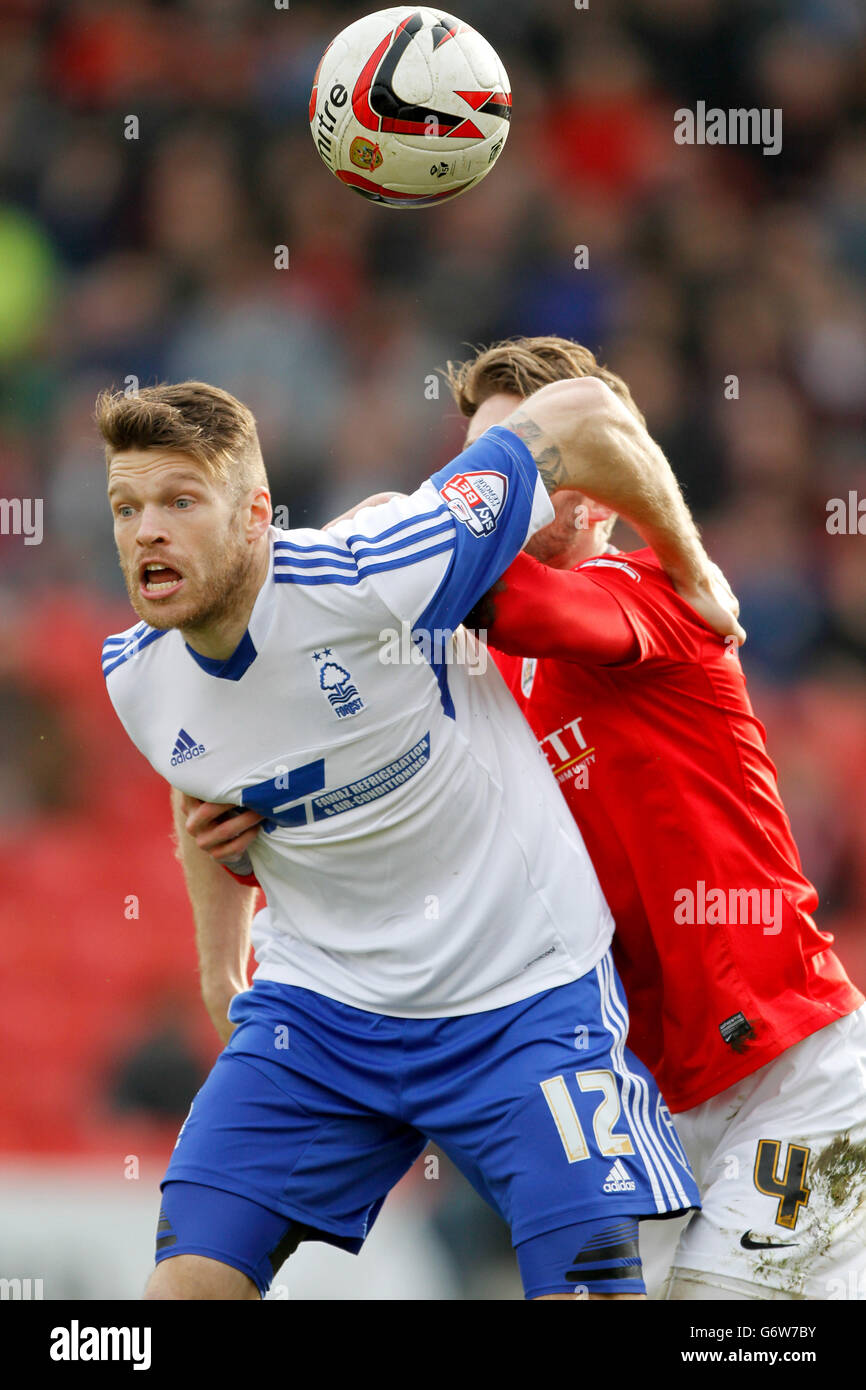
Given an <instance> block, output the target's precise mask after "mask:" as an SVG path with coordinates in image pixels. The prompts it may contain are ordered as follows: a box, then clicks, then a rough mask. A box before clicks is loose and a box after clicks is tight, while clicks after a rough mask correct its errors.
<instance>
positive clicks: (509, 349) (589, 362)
mask: <svg viewBox="0 0 866 1390" xmlns="http://www.w3.org/2000/svg"><path fill="white" fill-rule="evenodd" d="M443 375H444V377H445V380H446V381H447V383H448V386H449V388H450V390H451V394H452V395H453V397H454V399H455V401H456V402H457V405H458V407H459V409H460V412H461V414H462V415H465V416H466V417H467V419H470V418H471V417H472V416H473V415H474V414H475V412H476V410H477V409H478V407H479V406H480V405H481V404H482V403H483V402H484V401H486V400H487V399H488V397H490V396H495V395H496V394H497V393H498V392H499V391H505V392H508V393H509V394H511V395H515V396H520V397H521V399H525V398H526V397H527V396H531V395H532V393H533V392H534V391H539V390H540V389H541V387H542V386H548V385H549V384H550V383H551V382H552V381H571V380H573V379H574V378H575V377H581V376H595V377H598V378H599V379H600V380H601V381H603V382H605V383H606V384H607V385H608V386H609V387H610V389H611V390H612V391H614V392H615V393H616V395H617V396H619V398H620V400H622V401H623V402H624V403H625V405H627V406H628V408H629V410H630V411H631V413H632V414H633V415H634V416H636V418H637V419H638V420H640V422H641V424H642V425H645V424H646V421H645V419H644V417H643V415H642V414H641V412H640V411H639V410H638V408H637V406H636V405H635V403H634V401H633V400H632V395H631V392H630V391H629V389H628V387H627V386H626V384H625V382H624V381H623V379H622V377H619V376H617V375H616V373H615V372H612V371H610V370H609V369H608V368H607V367H604V366H602V365H601V363H600V362H598V361H596V358H595V354H594V353H592V352H590V350H589V348H585V347H582V346H581V345H580V343H575V342H573V341H572V340H571V339H570V338H553V337H547V338H544V337H541V338H507V339H505V340H504V341H503V342H499V343H494V344H493V345H492V346H491V347H488V348H481V349H479V351H478V352H477V353H476V355H475V357H473V358H471V359H470V360H469V361H467V362H449V363H448V365H447V367H446V368H445V370H444V372H443Z"/></svg>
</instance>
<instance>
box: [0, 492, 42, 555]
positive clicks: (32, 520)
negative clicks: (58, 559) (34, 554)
mask: <svg viewBox="0 0 866 1390" xmlns="http://www.w3.org/2000/svg"><path fill="white" fill-rule="evenodd" d="M0 536H23V537H24V544H25V545H41V544H42V498H41V497H0Z"/></svg>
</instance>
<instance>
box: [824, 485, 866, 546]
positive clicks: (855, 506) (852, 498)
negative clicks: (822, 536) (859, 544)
mask: <svg viewBox="0 0 866 1390" xmlns="http://www.w3.org/2000/svg"><path fill="white" fill-rule="evenodd" d="M824 524H825V527H826V530H827V534H828V535H829V536H866V497H860V496H858V494H857V493H856V492H855V491H854V489H853V488H851V489H850V490H849V492H848V496H847V498H845V497H831V498H830V500H829V502H828V503H827V520H826V522H825V523H824Z"/></svg>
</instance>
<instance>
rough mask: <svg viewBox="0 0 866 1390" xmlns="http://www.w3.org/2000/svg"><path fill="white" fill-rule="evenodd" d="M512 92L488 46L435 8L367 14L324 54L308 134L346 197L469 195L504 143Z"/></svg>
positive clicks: (423, 200) (415, 200)
mask: <svg viewBox="0 0 866 1390" xmlns="http://www.w3.org/2000/svg"><path fill="white" fill-rule="evenodd" d="M510 119H511V86H510V83H509V81H508V75H507V73H506V71H505V69H504V67H503V66H502V63H501V62H500V60H499V58H498V56H497V54H496V53H495V52H494V50H493V49H492V48H491V46H490V44H489V43H488V42H487V40H486V39H484V38H482V37H481V35H480V34H479V33H477V32H476V31H475V30H474V29H472V28H471V27H470V26H469V25H468V24H464V23H463V21H462V20H459V19H455V18H454V16H453V15H450V14H446V13H445V11H443V10H438V9H430V8H429V7H426V6H424V7H422V8H417V9H415V8H412V7H411V6H408V5H399V6H395V7H394V8H393V9H389V10H378V11H377V12H376V13H375V14H369V15H365V17H364V18H363V19H359V20H356V21H355V23H354V24H350V25H349V27H348V28H347V29H344V30H343V31H342V32H341V33H339V34H338V35H337V37H336V38H335V39H334V40H333V41H332V42H331V43H330V44H329V45H328V47H327V48H326V50H325V52H324V54H323V56H322V60H321V62H320V63H319V66H318V69H317V71H316V75H315V78H314V79H313V90H312V93H311V95H310V129H311V131H312V134H313V141H314V143H315V145H316V148H317V150H318V151H319V154H320V155H321V157H322V159H323V160H324V162H325V164H326V165H327V166H328V168H329V169H330V170H331V173H332V174H334V175H335V176H336V177H337V178H338V179H340V180H341V182H342V183H344V184H345V185H346V187H347V188H352V189H354V190H355V192H356V193H360V194H361V195H362V196H363V197H365V198H370V199H372V200H373V201H374V202H377V203H382V204H384V205H385V206H386V207H395V208H413V207H414V208H418V207H430V206H432V205H434V204H436V203H444V202H447V201H448V200H449V199H450V198H456V197H457V196H458V195H459V194H461V193H466V192H467V191H468V190H469V189H470V188H472V187H474V185H475V184H477V183H480V181H481V179H483V178H484V176H485V175H486V174H489V172H490V170H491V169H492V168H493V165H494V164H495V163H496V160H497V159H498V158H499V155H500V154H501V153H502V148H503V146H504V144H505V141H506V138H507V136H508V126H509V121H510Z"/></svg>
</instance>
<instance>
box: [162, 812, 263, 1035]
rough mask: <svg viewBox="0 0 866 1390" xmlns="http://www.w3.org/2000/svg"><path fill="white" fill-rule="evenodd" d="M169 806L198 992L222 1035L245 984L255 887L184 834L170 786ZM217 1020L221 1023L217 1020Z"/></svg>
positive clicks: (227, 1029) (183, 815)
mask: <svg viewBox="0 0 866 1390" xmlns="http://www.w3.org/2000/svg"><path fill="white" fill-rule="evenodd" d="M172 812H173V817H174V827H175V835H176V839H177V857H178V859H179V860H180V862H181V864H182V866H183V871H184V877H185V879H186V886H187V892H188V893H189V899H190V903H191V905H192V912H193V918H194V920H195V930H196V946H197V949H198V958H199V971H200V975H201V988H202V996H203V998H204V1001H205V1003H206V1005H207V1007H208V1011H209V1012H210V1014H211V1017H212V1018H213V1019H214V1023H215V1025H216V1026H217V1029H218V1031H219V1032H220V1033H221V1035H222V1036H227V1034H228V1033H229V1032H230V1031H231V1025H230V1024H228V1023H226V1022H225V1020H224V1011H225V1009H226V1008H227V1007H228V1004H229V1001H230V1000H231V998H232V997H233V996H234V995H235V994H239V993H240V992H241V991H242V990H245V989H246V988H247V964H248V961H249V954H250V924H251V922H252V917H253V911H254V908H255V901H256V889H255V888H248V887H246V886H245V885H244V884H242V883H238V882H237V880H236V879H233V878H232V877H231V876H230V875H229V874H227V873H226V872H225V870H224V869H223V868H221V867H220V865H219V864H218V863H216V861H215V860H214V859H212V858H211V856H210V855H209V854H206V853H205V852H204V850H201V849H199V847H198V845H197V844H196V843H195V841H194V840H193V839H192V838H191V836H190V835H188V834H187V831H186V828H185V821H186V811H185V809H184V806H183V799H182V796H181V793H180V792H178V791H177V790H176V789H174V788H173V789H172ZM221 1022H222V1024H223V1026H221Z"/></svg>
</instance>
